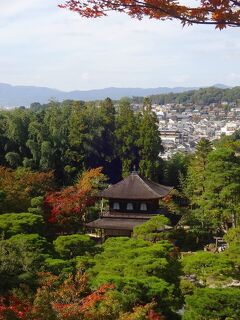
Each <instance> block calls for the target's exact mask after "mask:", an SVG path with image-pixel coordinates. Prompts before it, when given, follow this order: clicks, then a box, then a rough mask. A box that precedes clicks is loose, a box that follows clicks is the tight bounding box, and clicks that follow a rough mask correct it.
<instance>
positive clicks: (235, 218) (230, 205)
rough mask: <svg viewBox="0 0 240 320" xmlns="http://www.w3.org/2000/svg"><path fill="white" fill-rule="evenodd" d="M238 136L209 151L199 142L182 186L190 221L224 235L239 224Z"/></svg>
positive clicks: (208, 148) (206, 145)
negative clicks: (187, 201) (188, 205)
mask: <svg viewBox="0 0 240 320" xmlns="http://www.w3.org/2000/svg"><path fill="white" fill-rule="evenodd" d="M238 148H239V140H238V139H237V137H234V136H233V137H227V138H226V137H223V138H222V139H221V140H220V141H218V142H217V143H216V144H215V146H214V150H212V147H211V144H210V142H209V141H207V140H205V139H202V140H200V142H199V144H198V146H197V148H196V152H195V154H194V155H193V158H192V160H191V161H190V165H189V167H188V172H187V177H186V179H185V182H184V183H183V187H184V188H183V190H184V194H185V196H186V197H187V198H188V199H189V202H190V208H189V217H190V219H189V221H190V223H191V224H195V225H196V224H197V223H199V224H200V226H201V228H208V229H212V230H216V229H217V228H220V229H221V230H222V231H224V232H226V231H227V230H228V228H229V226H234V227H236V226H237V225H238V223H239V201H240V198H239V196H240V157H239V154H238V153H237V152H236V151H237V150H238Z"/></svg>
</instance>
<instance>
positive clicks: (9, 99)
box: [0, 83, 229, 107]
mask: <svg viewBox="0 0 240 320" xmlns="http://www.w3.org/2000/svg"><path fill="white" fill-rule="evenodd" d="M213 86H214V87H218V88H221V89H223V88H229V87H227V86H225V85H223V84H215V85H213ZM194 89H198V88H197V87H174V88H168V87H159V88H146V89H143V88H105V89H96V90H87V91H80V90H77V91H69V92H65V91H60V90H57V89H51V88H45V87H34V86H12V85H9V84H5V83H0V107H15V106H30V104H31V103H33V102H40V103H47V102H48V101H49V100H50V99H55V100H57V101H63V100H68V99H70V100H84V101H90V100H102V99H105V98H106V97H109V98H111V99H113V100H118V99H120V98H122V97H130V98H131V97H145V96H149V95H155V94H164V93H166V94H167V93H171V92H172V93H181V92H184V91H189V90H194Z"/></svg>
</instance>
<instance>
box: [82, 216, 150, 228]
mask: <svg viewBox="0 0 240 320" xmlns="http://www.w3.org/2000/svg"><path fill="white" fill-rule="evenodd" d="M146 221H147V220H143V219H115V218H114V219H112V218H102V219H97V220H94V221H92V222H89V223H87V224H86V226H87V227H88V228H99V229H111V230H133V228H134V227H135V226H137V225H140V224H143V223H144V222H146Z"/></svg>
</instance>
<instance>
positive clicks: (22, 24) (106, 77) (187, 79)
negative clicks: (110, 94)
mask: <svg viewBox="0 0 240 320" xmlns="http://www.w3.org/2000/svg"><path fill="white" fill-rule="evenodd" d="M60 2H61V0H1V5H0V9H1V10H0V82H3V83H10V84H23V85H37V86H48V87H53V88H58V89H64V90H74V89H79V90H81V89H94V88H103V87H110V86H115V87H158V86H170V87H173V86H207V85H211V84H214V83H225V84H228V85H240V28H235V29H233V28H229V29H227V30H223V31H216V30H215V29H214V28H213V27H208V26H195V27H185V28H182V26H181V25H180V24H179V23H178V22H161V21H150V20H144V21H137V20H134V19H131V18H129V17H127V16H124V15H121V14H112V15H111V16H110V17H107V18H102V19H97V20H92V19H90V20H87V19H83V18H81V17H80V16H78V15H77V14H74V13H71V12H68V11H66V10H63V9H59V8H58V7H57V4H58V3H60Z"/></svg>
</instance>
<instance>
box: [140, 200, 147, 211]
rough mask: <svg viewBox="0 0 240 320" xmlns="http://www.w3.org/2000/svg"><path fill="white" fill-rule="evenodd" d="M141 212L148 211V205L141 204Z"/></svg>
mask: <svg viewBox="0 0 240 320" xmlns="http://www.w3.org/2000/svg"><path fill="white" fill-rule="evenodd" d="M140 210H141V211H147V204H146V203H144V202H143V203H141V205H140Z"/></svg>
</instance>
